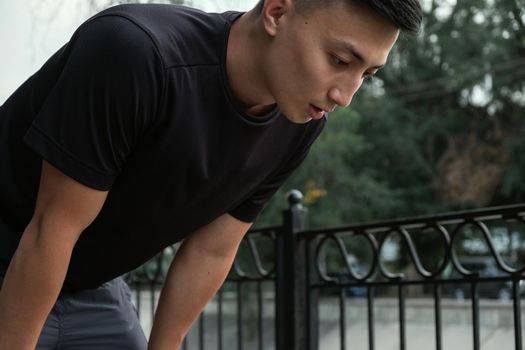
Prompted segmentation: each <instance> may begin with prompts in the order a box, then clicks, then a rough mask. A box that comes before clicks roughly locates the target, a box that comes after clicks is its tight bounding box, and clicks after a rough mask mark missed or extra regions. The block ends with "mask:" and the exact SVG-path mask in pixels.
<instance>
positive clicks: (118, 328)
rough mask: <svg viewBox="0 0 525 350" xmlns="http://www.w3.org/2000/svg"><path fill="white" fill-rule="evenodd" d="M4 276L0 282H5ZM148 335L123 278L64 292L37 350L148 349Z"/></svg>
mask: <svg viewBox="0 0 525 350" xmlns="http://www.w3.org/2000/svg"><path fill="white" fill-rule="evenodd" d="M1 279H2V277H1V276H0V285H1ZM146 348H147V341H146V337H145V336H144V332H143V330H142V328H141V326H140V323H139V320H138V317H137V313H136V311H135V308H134V307H133V304H132V303H131V293H130V290H129V287H128V286H127V284H126V282H124V280H123V279H122V278H120V277H119V278H116V279H114V280H112V281H109V282H107V283H104V284H103V285H101V286H100V287H98V288H96V289H90V290H83V291H79V292H74V293H62V294H61V295H60V296H59V298H58V300H57V302H56V304H55V306H54V307H53V309H52V310H51V313H50V314H49V317H48V318H47V320H46V322H45V325H44V328H43V329H42V333H41V334H40V338H39V340H38V344H37V347H36V349H37V350H51V349H57V350H58V349H67V350H77V349H78V350H117V349H129V350H145V349H146Z"/></svg>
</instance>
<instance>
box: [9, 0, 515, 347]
mask: <svg viewBox="0 0 525 350" xmlns="http://www.w3.org/2000/svg"><path fill="white" fill-rule="evenodd" d="M125 2H153V1H137V0H135V1H115V0H98V1H97V0H67V1H66V0H1V1H0V44H1V47H2V53H1V54H0V104H2V103H3V102H4V101H5V100H6V99H7V98H8V96H9V95H10V94H11V93H12V92H13V91H14V90H15V89H16V88H17V87H18V86H19V85H20V84H21V83H22V82H23V81H24V80H25V79H27V78H28V77H29V76H30V75H31V74H33V73H34V72H35V71H36V70H37V69H38V68H39V67H40V66H41V65H42V64H43V63H44V62H45V60H46V59H47V58H48V57H49V56H51V54H52V53H54V52H55V51H56V50H57V49H58V48H60V47H61V46H62V45H63V44H64V43H66V42H67V41H68V40H69V38H70V36H71V35H72V34H73V32H74V30H75V28H76V27H78V26H79V25H80V24H81V23H82V22H83V21H84V20H86V19H87V18H89V17H90V16H91V15H93V14H94V13H96V12H98V11H100V10H102V9H104V8H106V7H108V6H112V5H115V4H117V3H125ZM155 2H165V3H183V4H184V5H187V6H192V7H197V8H200V9H203V10H205V11H212V12H223V11H227V10H239V11H246V10H248V9H250V8H251V7H253V6H254V5H255V3H256V2H257V1H256V0H237V1H233V0H187V1H184V0H182V1H155ZM421 2H422V4H423V6H424V11H425V20H424V27H423V30H422V32H421V34H420V35H418V36H404V37H402V38H401V39H400V41H399V42H398V44H397V45H396V47H395V49H394V50H393V52H392V53H391V55H390V58H389V63H388V65H387V66H386V67H385V68H384V69H382V70H381V71H380V73H379V74H378V76H377V77H375V78H374V79H373V80H370V81H367V82H366V83H365V85H364V86H363V88H362V89H361V91H360V92H359V93H358V95H357V96H356V97H355V98H354V100H353V102H352V105H351V106H350V107H349V108H347V109H339V110H336V111H335V112H334V113H332V114H331V115H330V117H329V123H328V125H327V127H326V128H325V130H324V132H323V134H322V135H321V136H320V138H319V140H318V141H317V142H316V143H315V144H314V146H313V147H312V149H311V152H310V155H309V157H308V158H307V159H306V161H305V163H304V164H303V166H302V167H300V168H299V169H298V170H297V171H296V172H295V174H294V175H293V176H292V177H291V178H290V179H289V181H287V183H286V184H285V185H284V186H283V188H282V189H281V190H280V191H279V193H278V194H277V195H276V196H275V197H274V199H273V200H272V201H271V202H270V204H269V205H268V207H267V208H266V210H265V211H264V212H263V213H262V215H261V217H260V219H259V221H258V222H257V223H256V226H258V227H261V226H268V225H279V224H281V222H282V217H281V212H282V210H283V209H285V208H286V207H287V203H286V200H285V193H287V192H288V191H289V190H291V189H299V190H300V191H301V192H302V193H303V194H304V204H305V205H306V206H307V207H308V211H309V212H308V216H307V217H308V226H309V227H310V228H321V227H333V226H339V225H345V224H355V223H362V222H370V221H378V220H387V219H392V218H400V217H407V216H418V215H429V214H435V213H439V212H448V211H458V210H464V209H476V208H482V207H488V206H500V205H509V204H516V203H523V202H525V0H461V1H456V0H422V1H421ZM489 229H490V234H491V239H492V240H493V244H494V247H495V250H496V252H497V253H498V254H499V255H501V257H502V258H503V259H504V260H505V262H507V263H508V264H509V265H511V266H513V267H521V266H523V265H525V225H524V224H523V222H517V223H516V222H510V223H509V222H506V221H505V220H499V221H497V220H496V221H493V222H491V223H490V224H489ZM450 230H451V231H452V230H453V228H450ZM416 231H417V230H415V231H414V232H412V231H410V230H409V232H408V233H409V234H410V235H411V236H412V239H413V242H414V244H415V246H416V248H417V251H418V252H419V254H420V258H421V261H422V263H423V265H424V266H426V267H428V268H430V269H431V270H435V268H436V266H437V265H438V264H439V263H440V261H441V259H442V258H441V257H443V256H445V250H444V248H443V242H442V237H440V235H438V234H437V233H435V232H434V233H430V234H428V233H425V232H416ZM423 233H424V234H423ZM459 235H460V236H461V239H458V240H457V241H456V244H455V245H454V249H455V251H456V253H457V254H458V255H459V256H460V257H461V260H462V261H463V265H464V266H465V267H467V269H469V270H477V271H481V276H484V277H493V276H496V275H499V274H500V273H501V271H498V269H497V266H496V265H495V263H494V259H493V254H491V252H490V249H489V246H488V244H487V240H486V239H485V238H484V237H483V233H482V232H480V230H479V228H478V227H475V226H473V225H468V226H465V227H464V228H463V229H462V230H461V232H460V233H459ZM342 239H343V240H344V243H345V245H346V247H347V249H348V256H346V257H345V258H344V259H348V261H349V262H350V264H351V265H352V266H353V268H355V269H356V271H357V272H360V271H361V270H364V271H366V266H370V261H371V259H372V258H371V257H372V253H371V251H370V249H369V247H368V248H367V244H366V242H363V241H362V240H361V241H360V240H359V237H357V238H356V237H353V236H352V235H347V236H345V235H342ZM257 247H258V249H259V250H260V252H259V254H260V256H261V259H262V260H263V262H265V264H264V265H265V266H267V265H272V263H271V261H273V259H274V256H273V252H272V244H271V243H268V242H266V243H265V242H264V240H263V241H261V242H257ZM323 249H324V250H325V251H326V252H324V251H321V253H320V254H321V255H323V254H324V256H326V269H327V271H328V272H330V273H333V274H334V275H336V274H341V273H340V271H341V270H342V269H343V267H344V265H345V263H344V261H343V260H344V259H343V260H342V259H341V257H340V256H338V255H337V254H336V252H337V247H336V246H334V245H331V244H326V245H325V246H324V247H323ZM381 259H382V260H383V261H384V262H386V264H387V265H388V267H389V268H390V269H391V270H392V271H395V272H400V271H404V272H406V271H408V273H407V275H408V276H409V277H410V276H416V274H415V273H414V271H413V267H412V264H411V263H410V261H409V254H408V251H407V246H406V244H404V243H403V240H402V239H401V237H399V235H397V236H396V235H394V236H392V237H391V238H389V239H388V240H387V242H386V243H385V245H384V248H383V249H382V250H381ZM168 260H169V259H166V261H168ZM250 261H251V257H250V253H249V250H248V248H247V246H246V244H245V243H243V245H241V250H240V252H239V262H240V263H243V262H245V263H247V262H250ZM354 265H355V266H354ZM363 266H364V267H363ZM146 268H148V266H146ZM252 268H253V267H252ZM246 269H249V267H246ZM345 276H346V273H345V274H344V275H341V278H346V277H345ZM416 277H417V276H416ZM441 277H443V278H457V277H458V276H457V271H454V270H453V269H452V267H451V266H448V267H447V269H445V270H444V271H443V274H442V276H441ZM374 278H375V277H372V278H371V279H374ZM509 283H510V282H508V281H506V282H502V283H499V284H498V283H493V284H490V285H489V284H486V285H487V286H489V287H490V288H489V289H487V290H482V291H481V292H482V293H481V294H482V296H483V297H487V298H494V299H499V300H500V301H502V302H499V303H494V304H490V305H489V304H487V305H488V306H487V308H488V309H487V310H489V311H490V315H492V316H491V317H493V316H494V315H496V313H495V311H494V310H496V309H497V310H499V311H498V312H503V313H504V315H503V316H502V317H501V320H503V321H504V322H503V321H501V320H500V318H497V320H496V321H494V322H493V321H490V322H489V321H484V322H486V323H487V324H486V330H487V332H489V331H490V332H491V334H492V333H493V331H494V329H496V328H497V329H500V328H501V329H503V330H504V332H508V330H509V329H510V328H511V327H512V325H511V323H509V322H510V321H508V320H507V319H508V317H509V315H511V309H510V307H511V305H510V304H508V303H507V304H505V302H506V301H508V299H509V298H510V294H509V290H510V289H509V285H508V284H509ZM450 286H451V287H447V288H445V289H444V290H443V293H444V295H445V296H450V297H453V298H455V299H458V300H462V299H465V298H468V294H469V290H468V288H467V289H465V288H463V286H462V285H450ZM467 287H468V286H467ZM139 289H140V288H139ZM232 289H233V287H232V285H231V284H230V285H228V284H227V285H226V286H225V291H226V292H231V290H232ZM270 289H271V288H270ZM340 290H341V288H338V289H336V294H339V292H340ZM353 291H354V292H356V291H357V292H356V293H357V294H355V293H354V295H352V296H353V297H357V298H362V297H363V296H364V294H365V291H366V289H365V288H364V287H356V288H354V289H353ZM327 292H328V293H329V292H330V291H329V290H327ZM394 292H395V290H394V291H393V292H392V293H389V292H388V290H379V289H378V293H379V294H380V295H385V296H386V295H390V294H395V293H394ZM411 294H414V295H424V296H428V294H429V290H426V289H424V288H423V289H422V290H418V291H416V292H414V293H411ZM154 295H155V294H154ZM140 298H141V297H140V296H137V300H140ZM153 299H154V298H153ZM153 299H152V300H153ZM232 300H233V299H232ZM385 300H386V301H385V302H390V301H389V300H388V299H385ZM361 302H362V300H361V301H359V299H358V301H357V303H358V304H356V305H357V306H359V305H361V304H359V303H361ZM147 305H149V304H146V303H145V302H144V303H143V307H149V306H147ZM322 305H323V306H322V307H325V308H326V307H329V306H330V305H331V304H326V303H325V304H322ZM326 305H328V306H326ZM334 305H335V304H334ZM363 305H364V304H363ZM363 305H362V306H363ZM385 305H386V304H385ZM389 305H390V304H388V305H386V306H384V310H383V309H381V310H383V311H384V312H383V311H381V313H380V314H382V315H385V317H386V316H389V315H391V311H388V310H390V309H389V307H390V306H389ZM458 305H459V306H461V308H464V310H463V309H461V308H459V309H458ZM465 305H466V304H457V303H455V304H450V309H454V310H460V311H461V310H463V311H465V312H464V314H465V315H468V312H469V311H468V309H467V306H465ZM502 305H503V306H505V307H506V309H504V308H502ZM354 306H355V305H354ZM251 308H252V309H253V308H254V306H253V305H252V307H251ZM334 308H335V309H334V310H336V309H337V308H336V307H335V306H334ZM425 308H428V309H429V310H431V309H432V304H431V303H430V302H429V303H428V305H427V304H425V305H423V306H421V305H416V306H414V309H417V310H426V309H425ZM249 309H250V307H249ZM268 310H270V311H271V310H272V308H268ZM327 310H328V311H326V310H325V311H326V312H324V313H323V312H321V314H323V315H328V316H322V317H324V318H323V320H324V321H323V322H325V323H322V327H321V334H330V332H331V328H330V327H335V326H334V325H336V324H337V320H336V319H334V320H331V318H330V317H332V315H335V314H337V313H336V312H335V311H334V310H332V309H327ZM352 310H354V311H355V310H357V311H355V313H353V314H351V317H354V316H355V318H356V320H357V318H358V316H359V317H360V318H359V322H361V321H362V322H363V327H365V326H364V324H365V323H364V322H365V320H364V318H362V317H363V315H364V314H365V309H364V306H363V307H362V309H359V308H357V309H356V308H355V307H354V309H352ZM385 310H386V311H385ZM501 310H503V311H501ZM248 311H249V310H248ZM336 311H337V310H336ZM354 311H352V312H354ZM463 311H461V312H463ZM482 311H483V309H482ZM349 312H350V311H349ZM418 312H419V313H417V315H419V314H422V311H418ZM455 312H456V311H455ZM251 313H252V311H249V314H251ZM253 313H254V312H253ZM254 314H255V313H254ZM414 314H416V313H414ZM486 314H487V315H488V314H489V312H488V311H487V313H486ZM349 315H350V313H349ZM352 315H353V316H352ZM498 315H499V314H498ZM329 316H330V317H329ZM254 317H255V316H254ZM272 317H273V316H272ZM462 317H463V316H461V317H460V316H458V314H453V315H452V314H450V317H448V321H447V322H448V323H449V324H450V325H452V326H453V327H451V328H450V330H449V333H450V332H452V333H453V334H456V333H457V337H456V338H454V337H452V338H449V339H453V343H451V346H452V347H450V348H470V345H468V346H467V345H465V344H463V345H465V346H463V345H462V346H459V345H458V344H462V343H461V342H460V341H467V342H468V341H470V340H469V339H468V337H465V334H467V333H468V334H470V333H469V332H471V330H470V328H469V327H467V326H465V328H457V324H460V325H462V327H463V326H464V325H465V324H468V323H469V322H470V321H469V320H464V319H463V318H462ZM498 317H499V316H498ZM493 318H494V317H493ZM378 319H379V317H378ZM254 320H255V318H253V320H252V321H253V322H252V323H255V321H254ZM327 320H328V321H327ZM414 320H415V321H414V322H413V324H415V325H421V324H425V322H427V321H428V320H427V321H425V322H422V321H421V319H419V318H418V319H417V320H416V319H414ZM505 320H507V321H508V322H507V321H505ZM332 321H333V324H334V325H332V326H330V327H328V326H323V325H324V324H328V323H329V322H332ZM354 321H355V320H354ZM383 321H384V325H388V324H389V323H388V322H390V321H389V320H382V321H381V322H383ZM456 321H457V322H456ZM144 322H146V323H145V328H146V329H147V328H148V327H149V323H148V322H149V321H147V320H146V321H144ZM250 322H251V321H250ZM265 322H266V321H265ZM327 322H328V323H327ZM356 322H357V321H356ZM491 322H492V323H491ZM394 323H395V322H394ZM427 323H428V324H431V323H432V322H431V321H428V322H427ZM384 325H383V326H384ZM323 327H324V328H323ZM385 327H386V326H385ZM454 327H455V328H454ZM268 328H271V327H268ZM250 329H251V331H250V332H248V333H250V334H249V337H252V338H253V339H255V338H254V336H253V334H254V332H255V331H254V330H253V329H255V326H253V327H251V328H250ZM383 329H388V328H383ZM414 329H415V328H414ZM358 330H359V329H358ZM392 332H393V333H392V334H394V333H395V332H397V331H396V329H395V327H394V328H393V330H392ZM429 332H430V333H428V334H427V333H424V332H422V331H421V329H420V328H417V331H414V335H412V338H413V339H421V342H422V343H421V344H426V342H427V341H428V339H429V337H432V332H431V331H429ZM454 332H456V333H454ZM252 333H253V334H252ZM358 333H359V334H357V333H356V335H355V336H354V335H353V336H352V337H351V338H352V339H354V341H355V339H359V336H361V337H364V336H363V334H365V333H366V329H365V328H363V329H362V330H361V331H360V332H358ZM452 333H450V334H452ZM192 334H193V333H192ZM385 334H386V333H385ZM418 334H420V335H419V336H418ZM245 336H246V335H245ZM270 336H271V333H270ZM503 336H504V337H505V339H511V338H512V337H511V336H510V335H509V334H507V333H502V337H503ZM392 337H393V336H392V335H388V336H385V337H380V338H382V339H383V338H384V339H385V341H387V340H388V344H386V343H385V345H384V347H382V346H379V348H384V349H387V348H388V349H390V346H391V344H390V340H391V339H392ZM252 338H250V339H252ZM336 338H337V337H336ZM326 339H329V337H328V336H327V337H326ZM330 339H331V338H330ZM458 339H460V340H458ZM501 339H502V338H501ZM501 339H500V338H498V337H492V340H493V342H492V343H493V345H494V346H493V347H490V346H487V347H485V348H484V349H501V344H503V343H502V342H501ZM328 341H330V340H326V342H328ZM363 341H364V340H363ZM451 341H452V340H451ZM363 344H364V343H363ZM505 344H507V343H505ZM508 344H509V345H508V347H507V348H508V349H510V348H511V345H510V342H509V343H508ZM325 348H327V349H331V348H335V347H330V346H327V347H325ZM363 348H364V345H363ZM419 348H427V345H422V346H421V347H419ZM447 348H448V347H447Z"/></svg>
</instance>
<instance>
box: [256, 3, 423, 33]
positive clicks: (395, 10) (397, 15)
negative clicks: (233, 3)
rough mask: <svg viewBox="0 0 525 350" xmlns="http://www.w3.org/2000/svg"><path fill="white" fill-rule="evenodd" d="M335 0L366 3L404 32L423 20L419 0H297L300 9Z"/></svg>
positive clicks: (416, 28) (415, 30) (416, 27)
mask: <svg viewBox="0 0 525 350" xmlns="http://www.w3.org/2000/svg"><path fill="white" fill-rule="evenodd" d="M334 1H353V2H355V3H358V4H363V5H366V6H368V7H370V8H372V9H373V10H374V11H376V12H377V13H379V14H380V15H381V16H383V17H385V18H386V19H388V20H389V21H390V22H392V23H393V24H394V25H395V26H396V27H398V28H399V29H400V30H401V31H403V32H408V33H418V32H419V30H420V29H421V21H422V20H423V10H422V9H421V4H420V3H419V0H295V2H294V3H295V6H296V8H297V9H298V11H301V10H310V11H311V10H313V9H317V8H319V7H322V6H323V5H326V4H328V3H332V2H334ZM263 6H264V0H259V2H258V3H257V5H256V6H255V10H256V12H257V13H259V14H260V13H261V12H262V9H263Z"/></svg>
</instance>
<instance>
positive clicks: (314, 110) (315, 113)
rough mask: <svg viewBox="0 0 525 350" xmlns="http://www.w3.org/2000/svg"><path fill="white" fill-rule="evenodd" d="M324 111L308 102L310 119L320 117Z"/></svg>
mask: <svg viewBox="0 0 525 350" xmlns="http://www.w3.org/2000/svg"><path fill="white" fill-rule="evenodd" d="M324 113H325V111H324V110H323V109H321V108H319V107H317V106H315V105H313V104H310V109H309V111H308V114H309V116H310V118H312V119H321V118H322V117H323V116H324Z"/></svg>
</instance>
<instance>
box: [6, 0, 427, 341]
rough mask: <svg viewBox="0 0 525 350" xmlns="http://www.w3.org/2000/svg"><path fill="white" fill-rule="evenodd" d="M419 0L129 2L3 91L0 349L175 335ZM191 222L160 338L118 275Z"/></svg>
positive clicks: (183, 235)
mask: <svg viewBox="0 0 525 350" xmlns="http://www.w3.org/2000/svg"><path fill="white" fill-rule="evenodd" d="M420 22H421V11H420V8H419V4H418V3H417V0H407V1H395V0H368V1H365V0H360V1H358V0H333V1H322V0H310V1H308V0H266V1H264V3H263V2H261V3H260V4H258V5H257V6H256V7H255V8H254V9H253V10H252V11H250V12H247V13H245V14H242V13H235V12H227V13H224V14H206V13H203V12H200V11H197V10H193V9H190V8H183V7H179V6H172V5H124V6H117V7H113V8H110V9H108V10H106V11H104V12H102V13H100V14H98V15H96V16H94V17H93V18H92V19H90V20H89V21H87V22H86V23H84V24H83V25H82V26H81V27H80V28H79V29H78V30H77V31H76V32H75V34H74V35H73V37H72V39H71V41H70V42H69V43H68V44H67V45H66V46H64V47H63V48H62V49H61V50H59V51H58V52H57V53H56V54H55V55H54V56H53V57H51V58H50V60H49V61H48V62H47V63H46V64H45V65H44V66H43V67H42V68H41V69H40V70H39V71H38V72H37V73H36V74H35V75H33V76H32V77H31V78H29V80H27V81H26V82H25V83H24V84H23V85H22V86H21V87H20V88H19V89H18V90H17V91H16V92H15V93H14V94H13V95H12V96H11V97H10V98H9V100H8V101H7V102H6V103H5V104H4V105H3V106H2V107H1V108H0V164H1V172H0V206H1V209H2V210H0V276H3V277H2V278H3V285H2V287H1V291H0V349H33V348H34V347H35V345H37V344H38V345H37V348H39V349H54V348H66V349H117V348H125V349H145V348H146V347H149V348H150V349H176V348H177V347H178V346H179V344H180V343H181V340H182V339H183V337H184V335H185V334H186V332H187V331H188V329H189V328H190V326H191V323H192V322H193V320H194V319H195V318H196V317H197V315H198V314H199V312H200V311H201V310H202V308H203V307H204V306H205V304H206V303H207V301H208V300H209V299H210V298H211V297H212V296H213V295H214V293H215V292H216V291H217V289H218V288H219V287H220V285H221V284H222V282H223V281H224V279H225V277H226V275H227V273H228V271H229V269H230V266H231V264H232V261H233V259H234V257H235V253H236V251H237V247H238V245H239V243H240V241H241V239H242V237H243V236H244V234H245V233H246V231H247V230H248V229H249V227H250V225H251V223H252V222H253V221H254V220H255V218H256V217H257V215H258V213H259V212H260V211H261V210H262V208H263V207H264V205H265V204H266V203H267V201H268V200H269V199H270V198H271V196H272V195H273V193H274V192H275V191H276V190H277V189H278V188H279V186H280V185H281V184H282V183H283V181H284V180H285V179H286V178H287V177H288V176H289V175H290V173H291V172H292V171H293V170H294V169H295V168H296V167H297V166H298V165H299V164H300V163H301V161H302V160H303V159H304V157H305V156H306V154H307V152H308V149H309V147H310V146H311V144H312V143H313V141H314V140H315V138H316V137H317V136H318V135H319V133H320V132H321V130H322V128H323V127H324V125H325V123H326V112H329V111H331V110H333V109H334V108H335V107H336V106H342V107H345V106H348V105H349V104H350V101H351V100H352V97H353V95H354V93H355V92H356V91H357V90H358V89H359V87H360V86H361V83H362V82H363V79H365V78H366V77H367V76H370V75H373V74H375V73H376V71H377V70H378V69H379V68H380V67H382V66H383V65H384V64H385V63H386V60H387V56H388V53H389V52H390V50H391V48H392V46H393V45H394V43H395V41H396V40H397V37H398V34H399V31H400V30H407V31H417V29H418V27H419V25H420ZM182 239H184V242H183V244H182V246H181V248H180V250H179V252H178V253H177V256H176V257H175V259H174V261H173V263H172V265H171V268H170V271H169V273H168V276H167V279H166V282H165V285H164V287H163V290H162V295H161V298H160V302H159V306H158V311H157V314H156V315H155V320H154V326H153V330H152V333H151V336H150V342H149V345H146V340H145V337H144V334H143V333H142V331H141V330H140V326H139V324H138V320H137V318H136V315H135V314H134V312H133V308H132V306H131V303H130V300H129V290H128V289H127V286H126V285H125V284H124V283H123V281H122V280H121V279H120V278H119V277H118V276H120V275H121V274H123V273H125V272H127V271H130V270H132V269H134V268H136V267H137V266H139V265H141V264H142V263H144V262H145V261H147V260H148V259H149V258H151V257H152V256H154V255H155V254H156V253H158V252H159V251H161V250H162V249H163V248H164V247H166V246H168V245H171V244H173V243H175V242H177V241H180V240H182Z"/></svg>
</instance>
